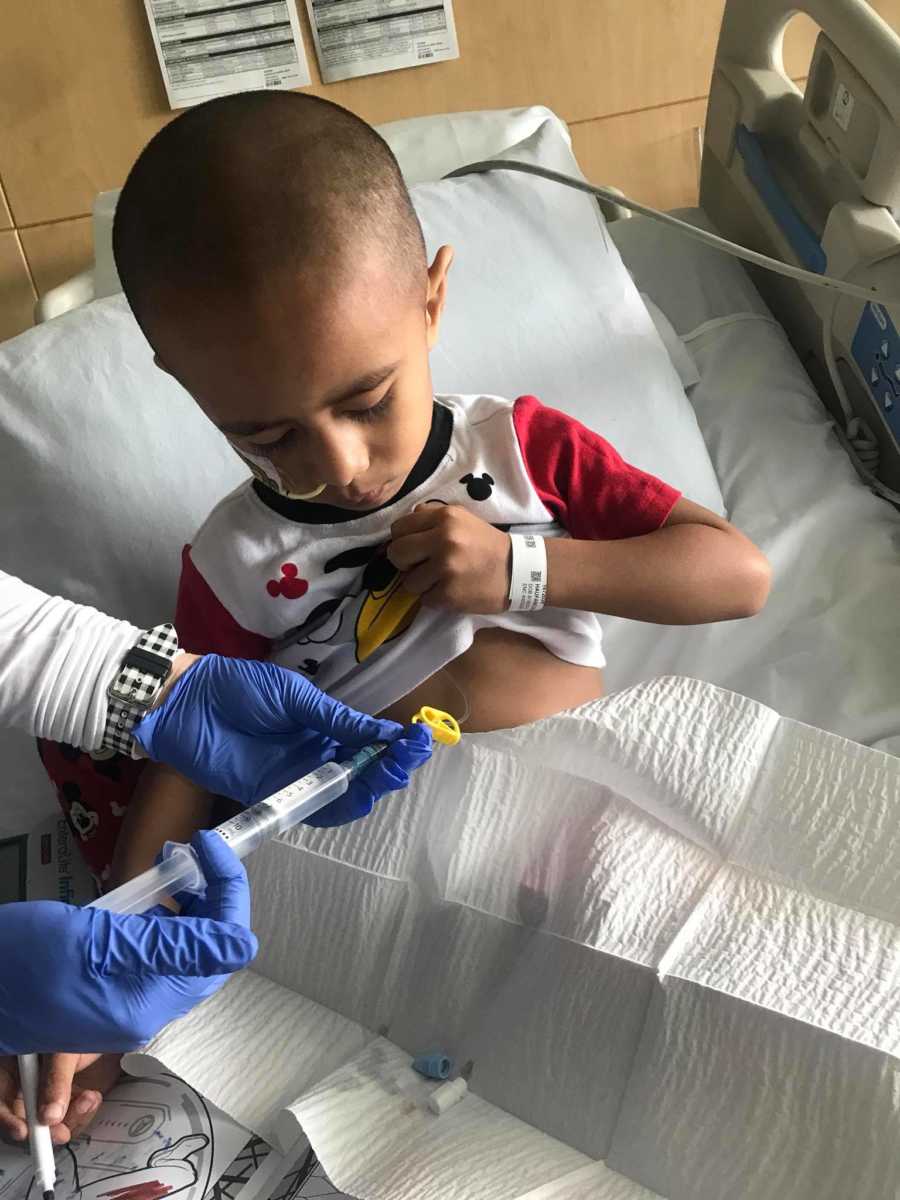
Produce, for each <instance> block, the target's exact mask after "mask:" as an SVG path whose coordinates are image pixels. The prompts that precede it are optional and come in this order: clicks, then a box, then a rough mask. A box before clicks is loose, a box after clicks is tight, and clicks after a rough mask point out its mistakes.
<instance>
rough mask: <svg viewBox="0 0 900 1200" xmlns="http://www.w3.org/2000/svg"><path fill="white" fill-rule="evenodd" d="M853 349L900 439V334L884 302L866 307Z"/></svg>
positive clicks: (877, 402)
mask: <svg viewBox="0 0 900 1200" xmlns="http://www.w3.org/2000/svg"><path fill="white" fill-rule="evenodd" d="M851 349H852V353H853V357H854V359H855V360H856V363H857V365H858V366H859V369H860V370H861V371H862V373H863V378H864V379H865V380H866V382H867V383H868V385H869V391H870V392H871V393H872V395H873V397H874V398H875V403H876V404H877V405H878V409H879V411H880V412H881V415H882V416H883V417H884V419H885V420H886V421H887V423H888V425H889V426H890V427H891V431H892V432H893V434H894V436H895V437H896V438H897V439H898V440H900V334H898V333H897V330H896V329H895V328H894V322H893V321H892V320H891V318H890V314H889V313H888V312H887V310H886V309H884V308H882V306H881V305H880V304H874V303H871V302H870V303H869V304H867V305H866V307H865V308H864V309H863V313H862V316H861V317H860V319H859V324H858V325H857V327H856V333H855V334H854V335H853V346H852V348H851Z"/></svg>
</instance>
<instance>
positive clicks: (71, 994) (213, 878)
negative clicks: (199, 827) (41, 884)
mask: <svg viewBox="0 0 900 1200" xmlns="http://www.w3.org/2000/svg"><path fill="white" fill-rule="evenodd" d="M193 845H194V848H195V849H196V851H197V854H198V856H199V858H200V862H201V864H202V866H203V871H204V873H205V875H206V880H207V887H206V894H205V896H204V897H203V898H202V899H201V898H200V897H197V896H188V895H184V896H180V897H178V899H179V900H180V901H183V904H182V909H181V915H180V916H175V915H174V914H173V913H171V912H170V911H169V910H168V909H165V908H162V907H157V908H155V909H153V910H151V911H150V912H149V913H144V914H143V915H142V916H130V917H123V916H120V915H119V914H118V913H111V912H106V911H105V910H104V909H99V908H75V907H74V906H72V905H69V904H60V903H59V902H58V901H56V900H36V901H31V902H28V903H22V904H4V905H0V962H2V963H3V971H2V972H0V1017H2V1019H0V1054H22V1053H30V1052H32V1051H44V1052H52V1051H57V1052H71V1053H80V1052H84V1053H87V1052H93V1051H105V1050H110V1051H111V1050H115V1051H120V1050H132V1049H135V1048H136V1047H137V1046H142V1045H144V1043H145V1042H148V1041H149V1040H150V1039H151V1038H152V1037H153V1036H154V1034H156V1033H157V1032H158V1031H159V1030H160V1029H162V1027H163V1026H164V1025H167V1024H168V1023H169V1021H173V1020H174V1019H175V1018H176V1017H182V1016H184V1014H185V1013H186V1012H189V1011H190V1009H192V1008H193V1007H194V1005H195V1004H197V1003H198V1001H200V1000H203V999H205V998H206V997H207V996H209V995H211V994H212V993H213V992H214V991H216V989H217V988H219V987H221V986H222V984H223V983H224V982H225V980H226V979H227V978H228V975H229V973H230V972H232V971H237V970H240V968H241V967H245V966H246V965H247V963H249V962H250V961H251V959H252V958H253V956H254V955H255V954H256V948H257V947H256V938H255V937H254V935H253V934H252V933H251V931H250V888H249V886H248V884H247V873H246V872H245V870H244V868H243V866H242V864H241V861H240V859H238V858H237V857H236V856H235V854H234V852H233V851H232V850H230V849H229V847H228V846H227V845H226V844H225V842H224V841H223V840H222V838H220V837H219V836H218V834H216V833H213V832H212V831H210V830H203V831H202V832H200V833H198V834H196V835H195V837H194V839H193Z"/></svg>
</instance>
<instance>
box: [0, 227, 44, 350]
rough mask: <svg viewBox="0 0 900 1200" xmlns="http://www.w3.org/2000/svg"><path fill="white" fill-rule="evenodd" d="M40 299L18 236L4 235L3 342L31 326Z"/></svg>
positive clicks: (0, 245)
mask: <svg viewBox="0 0 900 1200" xmlns="http://www.w3.org/2000/svg"><path fill="white" fill-rule="evenodd" d="M36 299H37V297H36V296H35V292H34V288H33V287H32V284H31V277H30V276H29V274H28V266H27V264H26V262H25V259H24V258H23V256H22V248H21V246H20V245H19V238H18V235H17V234H16V233H14V232H12V231H9V232H5V233H0V341H2V340H3V339H4V338H10V337H13V336H14V335H15V334H17V333H21V332H22V330H23V329H27V328H28V327H29V325H31V323H32V315H33V310H34V302H35V300H36Z"/></svg>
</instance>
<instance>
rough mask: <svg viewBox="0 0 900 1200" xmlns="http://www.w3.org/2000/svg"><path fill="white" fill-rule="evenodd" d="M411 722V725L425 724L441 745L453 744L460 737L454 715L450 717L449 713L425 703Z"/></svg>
mask: <svg viewBox="0 0 900 1200" xmlns="http://www.w3.org/2000/svg"><path fill="white" fill-rule="evenodd" d="M412 723H413V725H427V726H428V728H429V729H430V730H431V736H432V737H433V738H434V740H435V741H436V742H440V743H441V745H442V746H455V745H456V744H457V742H458V741H459V739H460V738H461V737H462V734H461V733H460V731H459V722H458V721H457V719H456V717H451V716H450V714H449V713H445V712H441V710H440V709H439V708H431V707H430V706H429V705H427V704H423V705H422V707H421V708H420V709H419V711H418V712H417V713H416V715H415V716H414V717H413V719H412Z"/></svg>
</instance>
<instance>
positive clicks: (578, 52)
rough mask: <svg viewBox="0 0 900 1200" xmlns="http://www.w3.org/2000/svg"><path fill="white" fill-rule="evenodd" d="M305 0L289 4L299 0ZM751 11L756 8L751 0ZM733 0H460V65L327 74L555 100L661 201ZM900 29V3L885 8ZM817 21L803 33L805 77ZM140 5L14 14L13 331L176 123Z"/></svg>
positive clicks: (347, 86) (3, 292)
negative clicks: (102, 204)
mask: <svg viewBox="0 0 900 1200" xmlns="http://www.w3.org/2000/svg"><path fill="white" fill-rule="evenodd" d="M293 2H294V0H289V3H293ZM747 2H748V3H751V2H752V0H747ZM723 4H724V0H455V11H456V20H457V28H458V31H459V39H460V52H461V58H460V59H459V61H457V62H451V63H441V64H438V65H436V66H430V67H424V68H421V69H415V70H409V71H398V72H393V73H390V74H386V75H378V76H370V77H368V78H363V79H357V80H348V81H346V82H344V83H338V84H331V85H328V86H323V85H322V84H321V83H319V82H318V72H317V69H316V64H315V56H314V53H313V50H312V43H311V40H310V37H309V29H308V24H307V20H306V11H305V4H304V3H303V0H299V7H300V9H301V18H302V22H303V25H304V36H305V38H306V43H307V54H308V57H309V61H310V67H311V70H312V72H313V79H314V80H315V81H316V82H315V83H314V84H313V86H312V88H311V89H310V90H312V91H313V92H315V93H316V94H318V95H322V96H327V97H328V98H329V99H332V100H335V101H337V102H338V103H340V104H345V105H347V106H348V107H349V108H352V109H354V110H355V111H357V112H358V113H360V115H362V116H364V117H365V118H367V119H368V120H370V121H372V122H379V121H389V120H395V119H397V118H400V117H409V116H416V115H420V114H422V113H436V112H448V111H454V110H458V109H475V108H495V107H497V108H499V107H511V106H515V105H522V104H534V103H543V104H546V105H549V106H550V107H551V108H553V109H555V111H556V112H558V113H559V114H560V115H561V116H562V117H563V118H564V119H565V120H566V121H568V122H569V124H570V126H571V127H572V134H573V137H574V142H575V149H576V153H577V155H578V157H579V160H580V161H581V163H582V166H583V168H584V170H585V172H586V173H587V175H588V176H589V177H590V178H594V179H596V180H598V181H599V182H602V183H610V184H614V185H615V186H617V187H620V188H622V189H623V190H625V191H626V192H628V193H629V194H630V195H633V196H634V197H635V198H637V199H640V200H645V201H647V202H649V203H651V204H655V205H657V206H658V207H662V208H669V207H673V206H675V205H679V204H689V203H691V202H692V201H693V200H694V199H695V198H696V192H697V177H698V167H699V156H700V131H701V130H702V127H703V122H704V113H705V106H706V100H705V97H706V93H707V89H708V85H709V76H710V71H711V67H712V61H713V57H714V54H715V45H716V37H717V33H718V27H719V21H720V18H721V13H722V8H723ZM874 6H875V7H876V8H877V9H878V10H879V11H880V12H881V13H882V15H883V16H884V17H885V18H886V19H888V20H890V21H892V23H893V24H894V25H895V26H896V27H900V0H875V3H874ZM814 39H815V27H814V26H813V25H812V23H811V22H809V21H807V20H806V18H796V19H795V21H793V22H792V23H791V26H790V27H789V30H788V36H787V38H786V49H785V62H786V66H787V69H788V72H789V73H790V74H791V75H792V77H794V78H798V79H800V78H803V76H804V75H805V72H806V68H807V66H808V63H809V58H810V54H811V52H812V45H813V42H814ZM171 115H172V114H171V113H170V111H169V110H168V108H167V106H166V100H165V92H164V90H163V86H162V81H161V78H160V74H159V68H158V66H157V63H156V59H155V56H154V53H153V46H152V42H151V39H150V32H149V29H148V27H147V21H146V17H145V13H144V6H143V3H142V0H28V2H27V3H24V4H23V3H15V4H12V3H10V4H7V5H5V6H4V7H3V10H2V13H0V338H4V337H10V336H12V335H13V334H14V333H17V332H19V331H20V330H22V329H24V328H26V327H27V326H29V325H30V324H31V320H32V307H33V304H34V301H35V299H36V297H37V296H38V295H40V294H42V293H43V292H45V291H47V290H48V289H49V288H51V287H53V286H55V285H56V284H57V283H59V282H61V281H62V280H64V279H66V278H68V277H69V276H71V275H73V274H75V273H76V272H77V271H79V270H81V269H82V268H83V267H84V266H86V265H88V264H89V262H90V259H91V244H90V243H91V235H90V216H89V214H90V210H91V204H92V202H93V199H94V196H95V194H96V193H97V192H99V191H103V190H105V189H108V188H112V187H117V186H119V185H120V184H121V183H122V181H123V179H124V177H125V174H126V173H127V170H128V167H129V165H130V163H131V162H132V161H133V159H134V157H135V155H136V154H137V153H138V151H139V150H140V148H141V146H142V145H143V144H144V143H145V142H146V141H147V139H148V138H149V137H150V136H151V135H152V134H153V133H154V132H155V131H156V130H157V129H158V128H159V127H160V125H162V124H163V123H164V122H165V121H166V120H168V119H169V118H170V117H171Z"/></svg>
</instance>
